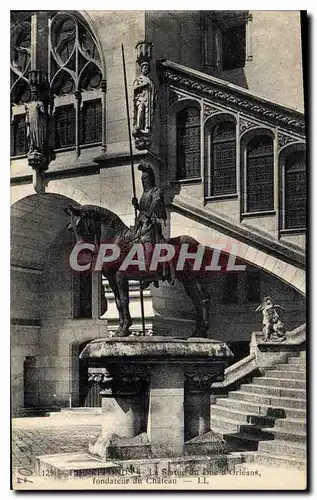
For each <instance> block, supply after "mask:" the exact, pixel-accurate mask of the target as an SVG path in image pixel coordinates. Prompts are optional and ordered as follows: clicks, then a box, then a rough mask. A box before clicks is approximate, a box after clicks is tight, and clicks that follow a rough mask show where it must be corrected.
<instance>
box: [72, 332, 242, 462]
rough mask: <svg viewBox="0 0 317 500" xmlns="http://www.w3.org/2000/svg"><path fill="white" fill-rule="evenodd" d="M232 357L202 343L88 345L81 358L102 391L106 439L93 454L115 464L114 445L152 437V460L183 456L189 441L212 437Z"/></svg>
mask: <svg viewBox="0 0 317 500" xmlns="http://www.w3.org/2000/svg"><path fill="white" fill-rule="evenodd" d="M231 356H232V353H231V351H230V350H229V349H228V347H227V346H226V344H224V343H223V342H219V341H213V340H208V339H199V338H193V339H187V340H185V339H179V338H171V337H155V336H154V337H150V336H148V337H126V338H105V339H96V340H94V341H92V342H90V343H89V344H87V346H86V347H85V349H84V350H83V352H82V353H81V355H80V357H81V358H85V359H87V361H88V372H89V377H95V378H94V380H96V381H98V383H99V385H101V387H102V391H101V395H102V433H101V436H100V437H99V438H98V439H97V440H96V442H94V443H93V444H92V445H91V446H90V448H89V450H90V452H91V453H93V454H94V455H98V456H99V457H102V458H103V459H105V460H108V459H109V458H114V456H113V455H109V451H110V450H111V449H112V448H113V446H112V445H111V443H112V441H113V439H119V440H120V439H122V438H125V439H128V440H131V439H132V440H133V439H136V436H138V435H140V434H142V433H146V434H147V436H148V440H149V443H150V452H151V456H152V457H157V458H160V457H178V456H181V455H183V453H184V452H185V444H186V441H187V440H190V439H192V438H196V437H197V436H204V435H205V434H206V433H208V432H209V431H210V394H211V393H212V386H213V383H216V382H219V381H220V380H223V376H224V370H225V368H226V366H227V363H228V358H229V357H231ZM96 377H97V378H96ZM130 444H131V443H130ZM128 445H129V442H128ZM195 446H196V448H197V446H198V445H197V444H196V445H195ZM206 446H207V445H206ZM128 447H129V446H128ZM123 448H124V447H123ZM123 448H122V449H123ZM188 449H191V448H190V447H189V448H188ZM146 450H147V452H148V451H149V447H147V448H146ZM143 451H144V450H143ZM187 452H188V450H187ZM127 453H130V452H128V451H127ZM116 456H117V455H116ZM121 456H122V454H121ZM129 456H130V455H129Z"/></svg>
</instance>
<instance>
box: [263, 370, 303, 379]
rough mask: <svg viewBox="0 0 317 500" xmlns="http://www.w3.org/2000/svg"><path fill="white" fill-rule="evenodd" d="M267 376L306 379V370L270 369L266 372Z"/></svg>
mask: <svg viewBox="0 0 317 500" xmlns="http://www.w3.org/2000/svg"><path fill="white" fill-rule="evenodd" d="M265 378H282V379H284V380H285V379H292V380H306V371H295V370H294V371H288V370H270V371H267V372H265Z"/></svg>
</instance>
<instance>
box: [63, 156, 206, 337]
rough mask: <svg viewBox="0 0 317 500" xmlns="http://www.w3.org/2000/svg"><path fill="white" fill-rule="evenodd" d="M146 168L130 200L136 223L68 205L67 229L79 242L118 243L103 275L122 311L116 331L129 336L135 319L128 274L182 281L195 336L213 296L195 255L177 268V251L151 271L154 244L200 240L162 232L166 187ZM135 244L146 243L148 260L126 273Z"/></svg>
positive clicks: (144, 280)
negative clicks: (126, 259) (116, 254)
mask: <svg viewBox="0 0 317 500" xmlns="http://www.w3.org/2000/svg"><path fill="white" fill-rule="evenodd" d="M138 169H139V170H140V171H141V172H142V177H141V179H142V186H143V194H142V196H141V198H140V200H139V201H138V200H137V198H136V197H133V199H132V204H133V206H134V208H135V210H136V211H137V217H136V221H135V225H134V226H133V227H127V226H126V225H125V224H124V223H123V222H122V220H121V219H120V218H119V217H118V215H116V214H115V213H113V212H111V211H110V210H108V209H107V208H104V207H100V206H95V205H82V206H74V205H71V204H68V205H67V208H66V209H65V212H66V213H67V214H68V215H69V216H70V217H71V223H70V225H69V229H71V230H73V231H74V233H75V236H76V240H77V244H79V243H83V242H85V243H92V244H93V245H95V248H96V249H97V248H99V247H100V245H101V244H102V243H108V244H109V243H110V244H114V245H117V246H118V247H120V258H118V259H117V260H116V261H115V262H111V263H107V262H106V263H104V264H103V267H102V274H103V275H104V276H105V277H106V278H107V279H108V281H109V285H110V287H111V289H112V291H113V294H114V297H115V303H116V307H117V310H118V313H119V326H118V329H117V331H116V332H115V336H118V337H126V336H128V335H130V334H131V332H130V327H131V325H132V319H131V316H130V311H129V279H130V280H139V281H140V284H141V287H142V289H143V288H146V287H148V286H149V284H150V283H153V284H154V286H156V287H158V286H159V282H160V281H167V282H168V283H170V284H171V285H172V284H173V283H174V281H175V279H177V280H179V281H180V282H181V283H182V285H183V287H184V290H185V292H186V294H187V295H188V296H189V297H190V299H191V301H192V303H193V305H194V308H195V312H196V327H195V331H194V333H193V335H192V336H193V337H206V334H207V330H208V328H209V305H210V297H209V294H208V292H207V290H206V288H205V284H204V281H203V278H202V276H201V275H200V274H199V273H197V272H195V270H194V269H193V267H194V266H193V261H192V260H191V259H189V260H187V261H186V262H185V265H184V267H183V269H182V270H181V271H180V270H177V268H176V259H177V252H176V254H175V255H174V257H173V258H171V260H170V261H169V262H161V263H160V264H159V266H158V267H157V270H155V271H148V269H149V262H150V261H151V258H152V254H153V248H154V245H155V244H157V243H168V244H170V245H173V247H174V248H176V249H180V248H181V246H182V245H183V244H187V246H188V248H191V249H193V250H195V249H197V247H198V245H199V243H198V242H197V241H196V240H195V239H193V238H191V237H190V236H184V235H182V236H178V237H174V238H169V239H166V238H165V237H164V236H163V230H162V225H163V224H165V222H166V219H167V215H166V208H165V202H164V196H163V190H162V189H161V188H159V187H158V186H157V185H156V182H155V174H154V172H153V170H152V168H151V167H150V166H149V165H147V164H140V165H139V167H138ZM135 244H139V245H142V247H143V249H144V258H145V262H146V264H147V265H146V271H144V272H143V271H140V269H137V267H136V266H133V270H132V271H131V270H129V271H128V272H127V271H125V270H122V269H120V267H121V264H122V262H123V259H124V257H125V256H126V255H127V254H128V252H129V251H130V250H131V248H132V246H133V245H135ZM90 258H91V259H92V260H94V259H95V258H96V252H91V253H90Z"/></svg>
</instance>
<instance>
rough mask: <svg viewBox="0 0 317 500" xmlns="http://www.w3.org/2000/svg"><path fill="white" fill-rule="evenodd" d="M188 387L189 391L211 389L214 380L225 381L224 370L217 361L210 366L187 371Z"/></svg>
mask: <svg viewBox="0 0 317 500" xmlns="http://www.w3.org/2000/svg"><path fill="white" fill-rule="evenodd" d="M185 381H186V387H187V389H188V390H189V392H205V391H208V390H209V389H211V386H212V384H213V383H214V382H222V381H223V371H222V369H221V366H220V365H217V364H216V363H215V364H214V365H212V366H210V367H209V368H207V367H206V368H197V369H195V370H193V371H190V372H185Z"/></svg>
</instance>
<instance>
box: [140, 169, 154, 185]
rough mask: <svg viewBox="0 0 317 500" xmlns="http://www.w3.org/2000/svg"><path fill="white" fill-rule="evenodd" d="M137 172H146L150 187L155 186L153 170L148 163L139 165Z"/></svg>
mask: <svg viewBox="0 0 317 500" xmlns="http://www.w3.org/2000/svg"><path fill="white" fill-rule="evenodd" d="M138 170H140V172H146V173H147V174H148V175H149V178H150V181H151V184H152V186H153V187H154V186H156V181H155V174H154V170H153V168H152V167H150V165H149V164H148V163H140V165H139V166H138Z"/></svg>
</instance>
